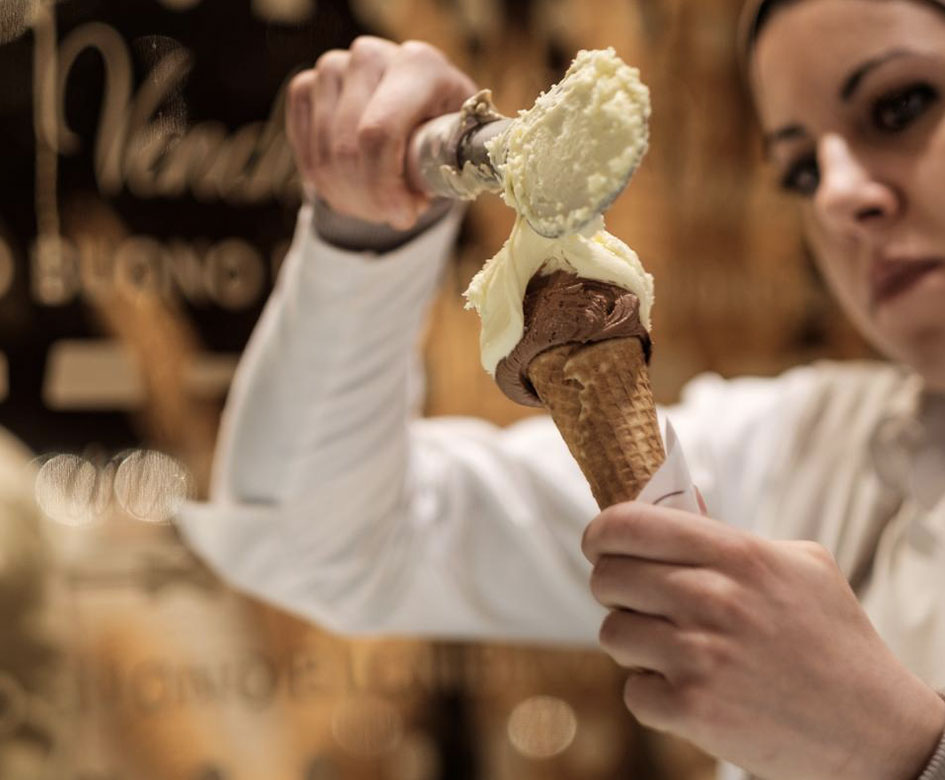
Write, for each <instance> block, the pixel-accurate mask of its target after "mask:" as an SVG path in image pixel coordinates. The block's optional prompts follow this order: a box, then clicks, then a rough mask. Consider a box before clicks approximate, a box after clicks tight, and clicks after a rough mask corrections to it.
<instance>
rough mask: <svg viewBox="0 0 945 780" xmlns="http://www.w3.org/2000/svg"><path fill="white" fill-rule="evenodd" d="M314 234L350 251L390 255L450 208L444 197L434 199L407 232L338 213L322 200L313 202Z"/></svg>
mask: <svg viewBox="0 0 945 780" xmlns="http://www.w3.org/2000/svg"><path fill="white" fill-rule="evenodd" d="M312 205H313V214H312V216H313V223H314V226H315V232H316V233H318V236H319V238H321V239H322V240H323V241H325V242H326V243H329V244H331V245H332V246H336V247H338V248H339V249H347V250H349V251H352V252H378V253H383V252H392V251H393V250H395V249H397V248H398V247H401V246H403V245H404V244H406V243H407V242H408V241H410V240H412V239H414V238H416V237H417V236H419V235H420V234H421V233H423V232H424V231H425V230H426V229H427V228H429V227H432V226H433V225H434V224H436V223H437V222H439V221H440V220H441V219H442V218H443V217H444V216H446V214H447V212H448V211H449V210H450V207H451V206H452V205H453V201H452V200H449V199H447V198H437V199H436V200H434V201H433V205H432V206H431V207H430V208H429V209H427V211H426V213H425V214H424V215H423V216H422V217H421V218H420V219H419V220H418V221H417V224H416V225H414V226H413V227H412V228H410V229H409V230H397V229H396V228H392V227H390V226H389V225H385V224H383V223H380V222H368V221H366V220H363V219H358V218H357V217H349V216H348V215H347V214H339V213H338V212H337V211H335V210H334V209H332V207H331V206H329V205H328V204H327V203H325V201H323V200H322V199H321V198H318V197H316V198H314V200H313V204H312Z"/></svg>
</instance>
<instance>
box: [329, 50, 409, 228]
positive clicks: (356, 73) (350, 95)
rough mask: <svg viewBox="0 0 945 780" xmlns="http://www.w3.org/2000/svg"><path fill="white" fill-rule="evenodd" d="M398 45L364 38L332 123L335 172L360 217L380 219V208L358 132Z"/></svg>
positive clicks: (352, 58)
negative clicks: (374, 197)
mask: <svg viewBox="0 0 945 780" xmlns="http://www.w3.org/2000/svg"><path fill="white" fill-rule="evenodd" d="M396 51H397V46H396V44H393V43H391V42H390V41H384V40H381V39H380V38H372V37H369V36H362V37H360V38H358V39H357V40H356V41H355V42H354V44H352V46H351V56H350V58H349V60H348V66H347V68H346V69H345V74H344V81H343V84H342V88H341V94H340V95H339V97H338V105H337V108H336V110H335V117H334V121H333V123H332V155H333V158H334V169H335V172H336V173H337V174H338V176H339V177H340V182H339V183H340V184H341V185H343V186H344V187H345V188H346V189H347V191H348V196H349V198H350V199H351V202H350V204H349V205H350V206H351V207H352V208H354V209H357V211H358V213H359V215H360V216H365V217H368V216H369V217H373V218H374V219H376V218H377V215H376V212H377V210H378V204H377V203H375V202H371V197H372V196H371V193H372V192H373V191H374V186H373V182H371V180H370V179H368V178H367V177H366V175H365V170H364V165H363V161H362V153H361V141H360V135H359V132H358V128H359V126H360V124H361V117H362V115H363V113H364V110H365V108H366V107H367V105H368V103H369V102H370V100H371V97H372V96H373V94H374V91H375V89H376V88H377V85H378V84H379V83H380V81H381V78H382V77H383V75H384V71H385V70H386V68H387V64H388V62H389V61H390V60H391V59H392V57H393V54H394V53H396Z"/></svg>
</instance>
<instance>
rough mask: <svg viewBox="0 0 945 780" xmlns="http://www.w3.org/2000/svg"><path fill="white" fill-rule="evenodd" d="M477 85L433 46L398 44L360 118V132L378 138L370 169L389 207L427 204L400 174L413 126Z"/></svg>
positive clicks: (411, 209) (408, 209) (410, 210)
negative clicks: (432, 75) (446, 60)
mask: <svg viewBox="0 0 945 780" xmlns="http://www.w3.org/2000/svg"><path fill="white" fill-rule="evenodd" d="M431 73H433V74H434V76H435V77H434V78H431V77H430V74H431ZM475 89H476V86H475V84H474V83H473V82H472V81H470V80H469V79H468V78H467V77H466V76H465V75H463V74H462V73H460V72H459V71H458V70H456V69H455V68H453V67H452V66H450V65H449V64H448V63H446V62H445V61H444V59H443V57H442V55H441V54H439V52H437V51H436V50H435V49H433V48H432V47H430V46H427V45H426V44H421V43H416V42H407V43H405V44H404V45H403V46H402V47H401V48H400V51H399V52H398V55H397V58H396V59H395V61H394V62H393V63H391V65H390V67H389V68H388V69H387V71H386V72H385V74H384V77H383V79H382V80H381V83H380V85H379V87H378V89H377V91H376V93H375V97H374V99H373V100H372V101H371V103H370V105H368V107H367V109H366V110H365V112H364V115H363V117H362V119H361V132H362V134H363V135H364V137H366V138H371V137H372V136H373V137H374V139H375V141H376V142H375V143H374V144H373V147H374V148H373V149H372V152H371V154H370V156H369V160H370V166H371V168H370V169H371V175H372V176H373V177H374V179H373V180H374V181H376V182H378V183H379V189H380V191H381V193H382V197H383V198H384V199H385V201H386V202H387V203H389V204H390V208H391V209H392V210H393V211H397V212H400V213H401V214H410V215H412V217H413V218H415V217H416V215H417V214H418V213H419V212H420V211H421V210H423V209H425V208H426V207H427V206H428V205H429V198H427V197H426V196H425V195H422V194H421V193H418V192H415V191H413V190H412V189H410V188H409V187H408V185H407V182H406V178H405V175H404V160H405V155H406V149H407V144H408V142H409V139H410V137H411V135H412V134H413V132H414V130H416V129H417V127H418V126H419V125H420V124H422V123H423V122H424V121H425V120H427V119H431V118H433V117H435V116H439V115H441V114H444V113H447V112H450V111H455V110H458V109H459V107H460V106H461V105H462V103H463V101H464V100H465V99H466V98H467V97H469V96H470V95H471V94H473V92H475Z"/></svg>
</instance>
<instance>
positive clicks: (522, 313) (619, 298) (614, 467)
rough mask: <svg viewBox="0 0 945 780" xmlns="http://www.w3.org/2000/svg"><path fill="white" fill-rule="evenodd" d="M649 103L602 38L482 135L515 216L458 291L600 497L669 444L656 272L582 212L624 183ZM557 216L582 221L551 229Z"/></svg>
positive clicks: (619, 497)
mask: <svg viewBox="0 0 945 780" xmlns="http://www.w3.org/2000/svg"><path fill="white" fill-rule="evenodd" d="M649 114H650V104H649V93H648V90H647V89H646V87H645V86H643V84H641V83H640V81H639V75H638V72H637V71H636V70H635V69H633V68H630V67H628V66H627V65H625V64H624V63H623V62H622V61H621V60H620V59H619V58H618V57H617V56H616V54H615V53H614V52H613V50H612V49H608V50H604V51H582V52H580V53H579V54H578V56H577V58H576V59H575V61H574V63H573V64H572V65H571V68H570V69H569V70H568V73H567V74H566V75H565V78H564V79H563V80H562V81H561V82H560V83H559V84H557V85H556V86H555V87H553V88H552V89H551V90H549V91H548V92H547V93H545V94H543V95H542V96H541V97H539V99H538V101H536V104H535V106H534V107H533V108H532V109H530V110H529V111H527V112H524V113H523V114H522V115H521V116H520V117H519V120H518V121H517V122H516V123H515V124H514V125H513V126H512V127H511V128H510V133H511V135H510V137H502V136H499V137H497V138H496V139H495V141H494V142H492V143H491V144H490V147H489V151H490V154H491V155H493V164H494V165H495V166H496V168H497V169H499V170H500V171H501V172H502V174H503V179H504V182H505V188H504V192H503V198H504V199H505V201H506V203H508V204H509V205H510V206H512V207H513V208H515V210H516V212H517V215H518V217H517V219H516V222H515V226H514V227H513V230H512V234H511V236H510V237H509V239H508V241H507V242H506V244H505V245H504V246H503V247H502V249H501V250H500V251H499V252H498V253H497V254H496V255H495V257H493V258H492V259H491V260H489V261H488V262H487V263H486V265H485V266H484V267H483V269H482V270H481V271H480V272H479V274H477V275H476V277H475V278H474V279H473V281H472V283H471V284H470V287H469V289H468V290H467V292H466V297H467V301H468V305H469V306H470V307H472V308H475V309H476V310H477V311H478V312H479V314H480V316H481V318H482V334H481V339H480V346H481V351H482V362H483V367H484V368H485V369H486V370H487V371H488V372H489V373H490V374H492V375H493V376H494V377H495V379H496V382H497V384H498V385H499V387H500V388H501V389H502V391H503V392H504V393H505V394H506V395H508V396H509V397H510V398H512V399H513V400H514V401H517V402H519V403H523V404H527V405H531V406H544V407H545V408H547V409H548V411H549V412H550V413H551V416H552V419H553V420H554V422H555V424H556V425H557V427H558V429H559V431H560V432H561V434H562V436H563V437H564V440H565V442H566V443H567V445H568V448H569V449H570V451H571V453H572V455H573V456H574V457H575V459H576V460H577V462H578V464H579V465H580V467H581V470H582V471H583V472H584V475H585V477H586V478H587V480H588V482H589V483H590V486H591V490H592V492H593V494H594V498H595V499H596V500H597V503H598V504H599V506H600V507H601V508H603V507H606V506H609V505H611V504H614V503H618V502H621V501H629V500H632V499H634V498H636V496H637V495H638V494H639V493H640V491H641V490H642V489H643V487H644V486H645V485H646V483H647V482H648V481H649V479H650V477H651V476H652V475H653V474H654V473H655V472H656V470H657V469H658V468H659V466H660V464H661V463H662V462H663V460H664V457H665V455H664V448H663V442H662V439H661V436H660V429H659V424H658V422H657V416H656V408H655V405H654V402H653V396H652V392H651V390H650V382H649V375H648V372H647V362H648V360H649V356H650V336H649V329H650V311H651V309H652V305H653V280H652V277H651V276H650V275H649V274H648V273H646V271H645V270H644V269H643V266H642V265H641V263H640V261H639V259H638V257H637V256H636V254H635V253H634V252H633V250H632V249H630V247H628V246H627V245H626V244H624V243H623V242H622V241H620V240H619V239H618V238H616V237H615V236H613V235H611V234H610V233H608V232H607V231H606V230H605V228H604V222H603V218H602V217H600V216H597V217H594V216H593V214H584V213H583V212H582V209H583V210H585V211H586V210H587V207H586V206H585V204H587V203H599V202H600V199H599V198H598V197H597V195H598V194H599V193H601V192H605V191H607V192H619V191H620V190H621V189H622V186H621V183H623V184H625V183H626V180H625V179H624V180H623V181H622V182H621V181H618V180H616V178H614V177H625V176H626V171H627V169H628V167H629V168H630V170H632V169H635V167H636V165H637V164H638V163H639V161H640V159H641V158H642V156H643V154H644V153H645V151H646V147H647V121H648V119H649ZM573 145H579V146H580V154H579V155H577V156H575V155H574V154H573V153H572V154H570V155H569V156H568V158H569V165H568V166H565V167H566V168H567V169H566V170H562V169H561V168H562V166H561V165H560V164H558V159H560V157H559V156H557V155H556V153H555V148H556V147H559V146H567V147H569V148H574V146H573ZM497 158H498V159H497ZM602 171H603V172H605V173H603V174H602V173H601V172H602ZM607 171H613V177H612V178H611V179H608V176H607V175H606V172H607ZM589 172H590V173H589ZM549 203H551V204H553V208H551V209H549ZM539 208H540V209H541V213H542V215H543V216H542V220H543V221H542V222H541V223H540V224H539V227H540V228H541V229H542V234H539V233H538V232H536V231H535V229H534V225H535V224H536V223H535V211H536V210H537V209H539ZM549 211H550V212H551V213H552V214H553V215H557V216H551V217H549V216H547V215H548V214H549ZM588 217H590V219H588ZM556 220H560V221H559V222H557V224H556ZM546 223H547V224H546ZM562 225H582V227H580V228H579V229H578V230H577V231H576V232H571V233H565V234H564V235H559V234H560V233H561V230H560V226H562ZM546 235H558V237H556V238H547V237H546Z"/></svg>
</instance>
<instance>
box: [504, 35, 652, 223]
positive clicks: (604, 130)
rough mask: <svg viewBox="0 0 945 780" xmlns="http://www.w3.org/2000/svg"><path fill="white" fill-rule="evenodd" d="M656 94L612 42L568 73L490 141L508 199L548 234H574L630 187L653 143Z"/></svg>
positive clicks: (585, 54)
mask: <svg viewBox="0 0 945 780" xmlns="http://www.w3.org/2000/svg"><path fill="white" fill-rule="evenodd" d="M649 118H650V93H649V90H648V89H647V87H646V86H645V85H644V84H642V83H641V81H640V73H639V71H638V70H637V69H636V68H631V67H630V66H628V65H626V64H625V63H624V62H623V61H622V60H621V59H620V58H619V57H618V56H617V55H616V53H615V52H614V50H613V49H612V48H609V49H603V50H595V51H586V50H585V51H580V52H578V55H577V57H576V58H575V59H574V62H572V63H571V67H570V68H568V71H567V73H566V74H565V76H564V78H563V79H562V80H561V81H560V82H559V83H557V84H555V85H554V86H553V87H552V88H551V89H550V90H548V92H545V93H542V94H541V95H540V96H539V98H538V99H537V100H536V101H535V105H534V106H532V108H530V109H528V110H527V111H521V112H519V116H518V118H517V119H516V120H515V121H514V122H512V123H511V124H510V125H509V128H508V130H507V131H506V132H504V133H502V134H500V135H498V136H496V137H495V138H493V139H492V140H491V141H489V142H488V143H487V145H486V148H487V149H488V152H489V156H490V159H491V161H492V164H493V166H494V167H495V169H496V170H497V171H498V173H499V174H500V177H501V180H502V182H503V193H502V197H503V199H504V200H505V202H506V203H507V204H508V205H509V206H511V207H512V208H513V209H515V211H516V212H518V213H519V214H520V215H522V216H523V217H525V219H527V220H528V222H529V224H530V225H531V226H532V227H533V228H534V229H535V230H536V231H537V232H538V233H540V234H541V235H544V236H560V235H563V234H565V233H572V232H575V231H577V230H578V229H580V228H581V227H583V226H584V225H586V224H587V223H588V222H590V221H591V220H592V219H593V218H594V217H595V216H596V215H598V214H600V213H602V212H603V211H604V210H605V209H606V208H607V207H608V206H609V205H610V204H611V202H613V200H614V199H615V198H616V197H617V196H618V195H619V194H620V193H621V192H622V191H623V189H624V187H625V186H626V184H627V182H628V181H629V179H630V177H631V176H632V175H633V172H634V171H635V170H636V168H637V166H638V165H639V164H640V161H641V160H642V158H643V155H644V154H645V153H646V150H647V143H648V121H649Z"/></svg>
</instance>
